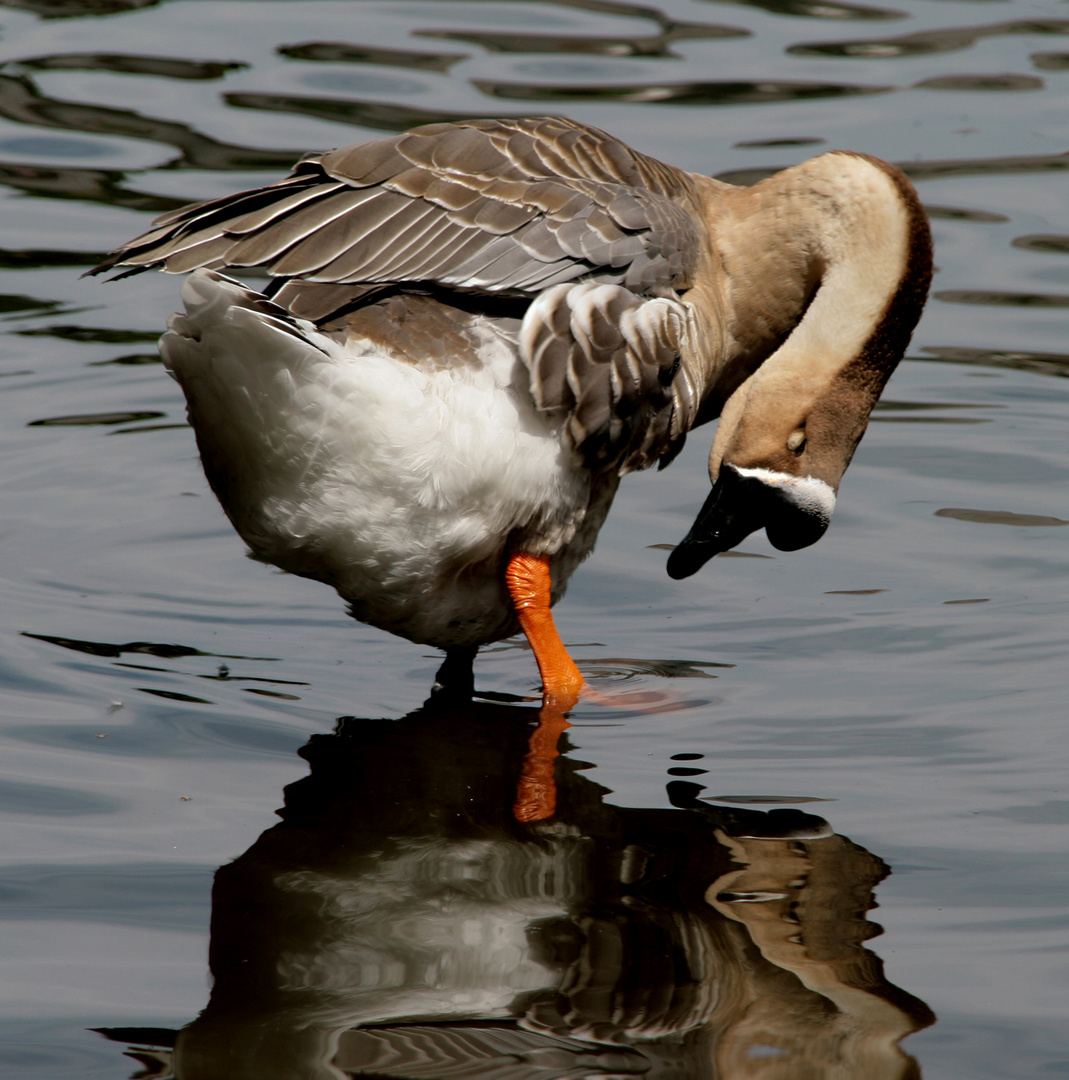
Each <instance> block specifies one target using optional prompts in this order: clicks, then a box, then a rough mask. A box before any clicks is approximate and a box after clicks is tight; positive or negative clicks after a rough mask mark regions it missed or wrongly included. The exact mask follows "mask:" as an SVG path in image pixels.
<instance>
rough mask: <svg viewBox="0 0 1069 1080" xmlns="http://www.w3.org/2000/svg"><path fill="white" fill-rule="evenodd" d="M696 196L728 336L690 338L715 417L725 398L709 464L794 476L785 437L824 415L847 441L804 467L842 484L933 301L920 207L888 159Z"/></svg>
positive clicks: (818, 162)
mask: <svg viewBox="0 0 1069 1080" xmlns="http://www.w3.org/2000/svg"><path fill="white" fill-rule="evenodd" d="M700 190H701V192H702V195H703V198H704V200H705V202H706V212H707V213H708V214H709V215H710V219H711V220H716V221H717V233H716V257H717V260H718V262H719V272H720V275H721V279H722V281H723V285H722V306H723V317H724V320H725V322H724V331H725V339H726V340H725V341H724V342H723V346H722V349H723V351H722V352H721V355H720V356H719V357H716V356H711V355H709V353H708V352H706V350H704V349H702V343H701V341H697V342H696V343H695V344H696V352H697V353H698V355H697V356H696V357H695V360H696V362H697V364H698V366H699V368H700V371H701V374H700V376H699V378H700V379H701V381H702V382H703V383H704V386H705V388H706V395H703V397H704V396H707V397H708V400H709V407H710V408H709V411H711V413H712V415H715V413H716V410H717V406H719V405H721V404H722V403H723V415H722V420H721V424H720V429H719V430H718V432H717V436H716V440H715V442H714V447H713V454H712V456H711V458H710V472H711V473H713V474H714V475H715V474H716V472H717V471H718V469H719V465H720V462H721V461H722V460H725V459H726V460H730V461H732V462H733V463H734V464H736V465H740V466H743V467H750V466H755V465H760V466H762V467H766V468H781V469H783V471H787V472H796V471H797V463H796V462H795V461H794V460H793V455H792V454H791V453H790V451H789V450H788V448H787V447H786V445H785V438H784V432H787V433H789V432H790V431H791V430H792V426H793V427H799V426H800V427H803V428H804V427H805V426H806V424H807V422H809V423H813V418H814V416H815V415H816V416H817V418H818V419H819V417H820V416H822V415H823V416H824V418H825V421H826V422H828V423H832V422H834V425H837V426H838V430H839V435H838V436H837V437H836V438H835V440H834V443H835V444H836V445H835V446H834V448H833V452H832V450H831V449H829V452H828V453H826V454H825V455H824V456H825V457H826V458H827V460H825V461H822V462H815V463H814V462H813V461H810V462H809V467H810V469H811V470H813V475H818V476H821V478H822V479H825V480H826V481H827V482H828V483H829V484H831V486H832V487H833V488H834V487H837V486H838V481H839V478H840V477H841V475H842V471H843V470H844V469H845V468H846V464H847V463H848V462H849V460H850V456H851V454H852V453H853V448H854V446H856V443H857V440H858V439H859V438H860V437H861V433H862V432H863V431H864V428H865V425H866V423H867V420H868V415H869V412H870V411H871V408H872V406H873V404H875V401H876V398H877V397H878V396H879V393H880V390H882V388H883V385H884V383H885V382H886V381H887V378H888V377H889V376H890V374H891V371H893V370H894V367H895V365H896V364H897V362H898V360H899V359H900V357H901V355H902V352H903V351H904V349H905V347H906V344H907V343H908V341H909V336H910V334H911V333H912V330H913V327H914V326H915V325H916V322H917V320H918V318H919V317H920V312H921V308H922V307H923V304H924V298H925V297H926V295H927V291H928V284H929V281H930V278H931V242H930V236H929V232H928V227H927V222H926V219H925V215H924V211H923V209H922V208H921V206H920V203H919V202H918V200H917V197H916V194H915V193H914V191H913V188H912V186H911V185H910V184H909V181H908V180H906V179H905V177H904V176H903V175H902V174H901V173H900V172H899V171H898V170H897V169H895V168H894V167H893V166H890V165H887V164H886V163H884V162H881V161H878V160H877V159H874V158H869V157H865V156H862V155H859V154H849V153H842V152H835V153H830V154H824V155H822V156H821V157H819V158H814V159H813V160H811V161H808V162H805V163H804V164H802V165H798V166H796V167H794V168H792V169H787V170H785V171H784V172H782V173H778V174H777V175H776V176H773V177H771V178H769V179H768V180H764V181H762V182H761V183H759V184H757V185H755V186H754V187H753V188H748V189H747V188H741V189H740V188H732V187H730V186H729V185H726V184H721V183H718V182H717V181H715V180H706V181H705V183H704V184H703V185H701V187H700ZM708 418H709V416H708V415H704V411H703V415H701V416H700V418H699V419H708ZM772 421H774V422H772ZM781 429H783V430H781ZM824 474H826V475H824Z"/></svg>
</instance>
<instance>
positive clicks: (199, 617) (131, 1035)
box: [0, 0, 1069, 1080]
mask: <svg viewBox="0 0 1069 1080" xmlns="http://www.w3.org/2000/svg"><path fill="white" fill-rule="evenodd" d="M1067 106H1069V8H1067V7H1065V5H1064V4H1061V3H1053V2H1052V3H1045V4H1039V3H1030V2H1027V0H888V2H887V4H884V3H882V2H881V3H880V4H878V5H877V4H876V3H870V2H867V0H866V2H864V3H862V2H858V3H854V2H845V0H844V2H840V0H736V2H731V0H664V2H662V3H659V4H658V6H646V5H642V4H632V3H628V2H624V0H556V2H540V0H525V2H515V3H513V2H505V0H499V2H494V3H489V2H478V0H464V2H452V0H403V2H387V0H379V2H375V0H294V2H289V3H283V2H281V0H240V2H237V0H214V2H207V0H169V2H163V3H154V2H153V0H7V2H5V3H3V4H0V198H2V199H3V202H4V213H3V216H2V218H0V276H2V279H3V280H2V282H0V324H2V326H0V330H2V331H3V338H2V341H3V356H2V365H0V376H2V377H3V379H2V382H0V389H2V393H0V443H2V451H3V453H2V461H3V469H2V472H0V486H2V496H0V500H2V501H0V505H2V507H3V510H2V513H0V523H2V524H0V534H2V542H0V590H2V598H3V610H4V612H5V615H4V619H3V623H2V626H0V680H2V687H3V697H2V706H0V708H2V728H0V745H2V748H3V765H2V771H0V815H2V825H3V835H4V837H5V842H4V844H3V846H2V848H0V860H2V862H0V914H2V917H3V919H4V934H3V954H4V963H3V967H4V971H5V976H6V977H5V980H4V991H3V1004H2V1010H3V1011H2V1018H0V1075H2V1076H3V1077H11V1078H13V1080H14V1078H19V1080H60V1078H73V1077H78V1078H93V1080H97V1078H100V1080H104V1078H107V1080H119V1078H125V1077H128V1076H131V1075H134V1074H136V1075H137V1076H139V1077H142V1078H148V1077H151V1078H163V1077H168V1076H171V1075H174V1076H177V1077H180V1078H183V1080H191V1078H205V1080H211V1078H224V1077H225V1078H227V1080H235V1078H240V1077H244V1076H249V1077H252V1076H256V1077H259V1078H268V1077H271V1078H278V1080H287V1078H290V1077H297V1076H301V1077H315V1078H317V1080H319V1078H323V1080H326V1078H329V1077H341V1076H346V1075H351V1076H376V1077H383V1076H389V1077H411V1078H417V1077H436V1078H445V1077H459V1078H465V1080H475V1078H487V1080H489V1078H491V1077H500V1078H504V1077H509V1078H514V1080H563V1078H565V1077H576V1078H578V1077H591V1078H592V1077H603V1078H606V1080H608V1078H609V1077H620V1076H630V1075H643V1076H647V1077H664V1078H667V1077H669V1076H672V1077H679V1078H683V1077H686V1078H689V1080H713V1078H715V1077H722V1078H726V1080H738V1078H742V1077H762V1078H765V1080H769V1078H777V1080H800V1078H802V1077H806V1078H808V1077H828V1078H831V1077H841V1078H851V1080H870V1078H877V1077H880V1078H884V1077H886V1078H891V1077H909V1076H918V1075H922V1076H924V1077H925V1078H926V1080H956V1078H959V1077H962V1076H969V1077H971V1078H973V1080H987V1078H990V1080H1023V1078H1026V1077H1036V1078H1040V1077H1054V1076H1061V1075H1069V1043H1067V1040H1066V1037H1065V1014H1066V990H1067V988H1069V908H1067V904H1066V895H1067V884H1069V883H1067V860H1066V851H1067V846H1069V845H1067V842H1066V836H1067V826H1069V788H1067V782H1069V781H1067V775H1069V773H1067V770H1069V751H1067V741H1069V740H1067V738H1066V730H1065V729H1066V717H1067V713H1069V707H1067V702H1069V691H1067V687H1069V533H1066V532H1065V531H1064V529H1065V526H1066V525H1069V381H1067V380H1066V378H1065V376H1066V375H1067V374H1069V348H1067V347H1066V344H1065V342H1066V316H1067V309H1069V203H1067V199H1066V173H1067V171H1069V108H1067ZM541 113H557V114H564V115H568V116H571V117H573V118H575V119H577V120H581V121H584V122H587V123H592V124H595V125H597V126H599V127H602V128H604V129H606V130H608V131H610V132H612V133H613V134H614V135H616V136H619V137H620V138H622V139H623V140H625V141H626V142H627V143H629V144H630V145H632V146H634V147H636V148H637V149H639V150H642V151H644V152H645V153H648V154H652V155H653V156H655V157H658V158H661V159H662V160H665V161H668V162H671V163H672V164H674V165H678V166H681V167H683V168H686V169H689V170H693V171H697V172H702V173H705V174H708V175H714V176H718V177H720V178H721V179H724V180H728V181H731V182H734V183H742V184H746V183H751V182H753V181H755V180H757V179H759V178H761V177H763V176H765V175H768V174H769V173H770V172H772V171H775V170H777V169H779V168H782V167H785V166H788V165H791V164H794V163H796V162H799V161H802V160H804V159H805V158H807V157H809V156H812V155H814V154H816V153H819V152H821V151H823V150H827V149H835V148H848V149H852V150H857V151H863V152H865V153H869V154H874V155H877V156H879V157H883V158H886V159H888V160H891V161H894V162H895V163H897V164H899V165H900V166H901V167H902V168H904V169H905V170H906V172H907V173H908V174H909V175H910V176H911V178H912V179H913V180H914V182H915V183H916V185H917V187H918V190H919V192H920V196H921V199H922V201H923V202H924V204H925V207H926V209H927V210H928V213H929V216H930V218H931V222H932V226H933V231H934V234H935V242H936V250H935V261H936V266H937V272H936V276H935V282H934V285H933V292H932V297H931V299H930V301H929V303H928V306H927V309H926V311H925V314H924V317H923V319H922V321H921V323H920V326H919V327H918V329H917V331H916V333H915V335H914V338H913V342H912V344H911V346H910V349H909V352H908V354H907V359H906V360H905V361H904V362H903V364H902V365H901V367H900V368H899V370H898V371H897V373H896V374H895V376H894V377H893V379H892V380H891V382H890V384H889V386H888V388H887V390H886V391H885V394H884V398H883V400H882V401H881V403H880V404H879V406H878V407H877V411H876V412H875V413H874V414H873V422H872V423H871V425H870V428H869V431H868V433H867V435H866V437H865V440H864V441H863V443H862V444H861V447H860V449H859V451H858V454H857V456H856V458H855V460H854V463H853V465H852V466H851V469H850V471H849V473H848V474H847V476H846V479H845V481H844V483H843V486H842V490H841V493H840V502H839V510H838V512H837V514H836V519H835V521H834V523H833V525H832V527H831V529H830V530H829V532H828V534H827V535H826V536H825V537H824V538H823V539H822V540H821V542H820V543H819V544H817V545H816V546H814V547H812V548H810V549H806V550H804V551H800V552H795V553H783V552H779V551H776V550H774V549H773V548H772V547H771V546H770V545H769V544H768V543H767V542H766V540H765V538H764V536H763V534H758V535H755V536H753V537H751V538H750V539H749V540H747V541H746V542H744V543H743V544H742V545H741V547H740V549H739V550H738V551H737V552H734V553H729V555H728V556H727V557H720V558H717V559H715V560H714V561H713V562H712V563H710V564H709V565H708V566H706V567H705V569H704V570H703V571H702V572H701V573H700V574H699V575H697V576H696V577H694V578H691V579H688V580H687V581H685V582H675V581H672V580H670V579H669V578H668V577H667V575H666V573H665V570H664V561H665V551H664V550H663V547H664V546H665V545H671V544H675V543H677V542H678V541H679V540H680V538H681V537H682V536H683V535H684V534H685V533H686V531H687V529H688V528H689V525H690V523H691V521H692V520H693V517H694V514H695V513H696V511H697V509H698V507H699V506H700V505H701V502H702V500H703V499H704V497H705V493H706V491H707V488H708V480H707V477H706V474H705V458H706V455H707V453H708V447H709V441H710V437H711V432H709V431H708V429H700V430H699V431H697V432H695V433H694V434H693V435H692V436H691V438H690V440H689V443H688V446H687V449H686V450H685V451H684V453H683V455H682V456H681V457H680V458H679V459H678V460H677V461H676V462H675V463H674V464H673V465H672V467H671V468H669V469H668V470H667V471H665V472H663V473H656V472H650V473H642V474H637V475H633V476H630V477H628V478H627V479H626V481H625V482H624V483H623V485H622V487H621V490H620V494H619V496H618V498H617V502H616V505H615V507H614V509H613V512H612V514H611V516H610V518H609V521H608V524H607V525H606V526H605V528H604V530H603V531H602V534H601V537H600V540H599V543H598V547H597V550H596V552H595V553H594V555H593V556H592V557H591V558H590V559H589V560H588V562H587V563H586V564H585V565H584V566H583V567H582V568H581V569H580V570H579V571H578V573H577V574H576V575H575V577H574V579H573V581H572V584H571V586H570V588H569V593H568V596H567V598H566V599H565V600H564V601H563V602H562V603H561V604H560V605H559V607H558V608H557V621H558V625H559V626H560V628H561V631H562V634H563V636H564V638H565V640H566V642H567V643H568V645H569V646H570V648H571V650H572V652H573V655H575V656H576V658H577V660H578V663H579V665H580V667H581V668H582V670H583V672H584V674H585V675H586V676H587V678H588V679H589V680H590V681H591V682H592V683H593V684H594V685H595V686H597V687H599V688H604V689H606V690H609V691H613V692H617V693H618V692H622V691H630V690H637V691H645V692H649V691H655V692H657V693H658V695H659V696H660V700H661V701H662V703H666V704H662V705H661V706H659V707H647V708H646V709H639V708H634V707H631V708H629V707H628V706H627V704H626V700H627V699H626V698H622V699H621V701H620V703H618V704H616V705H613V704H609V705H601V704H595V703H590V702H584V703H582V704H580V706H579V707H577V708H576V709H575V710H574V712H573V713H572V714H571V716H570V720H571V724H572V726H571V728H570V729H569V730H568V731H567V732H566V733H565V734H564V736H563V737H562V741H561V748H562V750H563V756H562V757H561V758H560V760H559V762H558V784H559V789H560V790H559V795H560V803H559V807H558V813H557V816H556V817H555V818H554V819H553V820H552V821H550V822H548V823H544V824H542V825H540V826H536V827H522V826H519V825H517V824H516V823H515V822H514V821H513V820H512V818H511V816H510V813H509V807H510V805H511V797H512V795H511V792H512V790H513V785H514V777H515V775H516V772H517V769H518V767H519V761H520V759H521V758H522V755H523V753H524V749H525V747H526V744H527V739H528V736H529V734H530V731H531V729H532V726H533V723H534V719H535V717H536V715H537V708H536V703H535V701H534V698H535V696H536V693H537V686H538V676H537V670H536V668H535V665H534V663H533V659H532V657H531V654H530V652H529V651H528V650H527V648H526V646H525V644H524V643H523V642H522V641H521V640H519V639H510V640H507V641H505V642H501V643H499V644H498V645H496V646H491V647H488V648H486V649H484V650H483V651H482V652H481V653H480V656H479V658H478V660H477V662H476V667H475V677H476V685H477V687H478V690H479V692H480V696H479V697H478V698H477V700H475V701H474V702H472V703H471V704H470V705H468V706H459V705H456V704H455V703H454V704H451V705H450V704H446V705H442V704H440V703H439V704H437V705H435V704H433V703H430V704H426V705H425V704H424V703H425V702H426V701H427V698H428V692H429V690H430V686H431V683H432V681H433V678H434V673H435V670H436V667H437V665H438V663H439V661H440V656H438V655H435V652H434V650H432V649H429V648H427V647H421V646H416V645H412V644H410V643H408V642H406V641H403V640H401V639H399V638H393V637H390V636H389V635H387V634H385V633H382V632H380V631H377V630H374V629H372V628H370V627H367V626H363V625H361V624H358V623H356V622H355V621H353V620H351V619H350V618H348V617H347V615H346V613H345V610H344V606H343V604H342V603H341V602H340V601H339V600H338V599H337V597H336V596H335V595H334V593H333V592H332V591H331V590H329V589H328V588H326V587H325V586H322V585H319V584H316V583H313V582H310V581H306V580H302V579H299V578H296V577H290V576H286V575H283V574H281V573H280V572H277V571H272V570H271V569H269V568H267V567H265V566H263V565H260V564H258V563H254V562H252V561H251V560H249V559H246V558H245V557H244V554H243V548H242V544H241V542H240V541H239V540H238V538H237V537H236V536H235V535H234V534H233V532H232V530H231V529H230V526H229V524H228V523H227V521H226V519H225V518H224V517H223V515H222V513H221V511H220V509H219V507H218V505H217V504H216V502H215V500H214V498H213V497H212V495H211V492H210V491H209V489H208V487H207V484H206V482H205V480H204V478H203V475H202V473H201V471H200V467H199V463H198V460H197V454H196V447H195V445H194V442H193V436H192V432H191V430H190V429H189V427H188V426H187V424H186V421H185V410H184V402H183V400H182V397H181V393H180V391H179V390H178V388H177V386H176V385H175V384H174V383H173V382H172V381H171V380H170V379H168V378H167V377H166V374H165V372H164V371H163V370H162V368H161V366H160V364H159V362H158V358H157V356H156V352H155V341H156V338H157V336H158V335H159V333H160V331H161V328H162V326H163V323H164V319H165V317H166V315H167V313H168V312H169V311H171V310H172V309H173V308H174V306H175V305H176V303H177V292H178V281H177V279H176V278H174V277H171V276H167V275H163V274H143V275H140V276H138V277H135V278H132V279H129V280H126V281H122V282H118V283H113V284H104V283H102V282H101V281H100V280H99V279H83V278H80V277H79V275H80V274H81V273H82V272H83V271H84V270H86V269H88V268H89V267H91V266H92V265H94V264H95V263H96V262H97V261H99V259H100V258H101V257H102V256H103V255H104V253H106V252H107V251H109V250H110V249H112V248H114V247H116V246H118V245H119V244H120V243H122V242H124V241H126V240H128V239H129V238H131V237H132V236H134V235H136V234H137V233H139V232H140V231H142V230H143V229H145V228H146V227H147V225H148V223H149V222H150V221H151V219H152V218H153V217H154V216H156V215H158V214H161V213H163V212H165V211H167V210H169V209H172V208H174V207H177V206H180V205H182V204H184V203H186V202H190V201H194V200H197V199H204V198H209V197H212V196H216V195H223V194H227V193H229V192H232V191H236V190H240V189H242V188H245V187H251V186H255V185H259V184H263V183H267V182H269V181H270V180H273V179H275V178H278V177H280V176H282V175H283V174H284V173H285V172H286V171H287V170H288V167H289V166H290V164H292V162H293V161H295V160H296V159H297V158H298V157H300V156H301V155H302V154H303V153H305V152H306V151H308V150H313V149H323V148H327V147H332V146H338V145H344V144H347V143H352V142H357V141H361V140H365V139H371V138H375V137H378V136H381V135H382V134H383V133H389V132H396V131H401V130H404V129H405V128H406V127H409V126H412V125H415V124H419V123H424V122H429V121H435V120H443V119H444V120H450V119H459V118H463V117H473V116H493V115H503V116H504V115H508V116H519V115H528V114H541ZM284 801H285V811H284V815H283V818H282V820H281V821H280V819H279V817H277V816H276V811H277V810H278V808H279V807H280V806H282V804H283V802H284ZM220 867H222V868H223V869H222V870H220ZM217 870H218V871H219V873H218V875H217V876H216V871H217ZM213 878H214V880H215V891H214V896H213V892H212V889H213ZM877 905H878V910H876V911H873V910H872V909H873V908H874V907H876V906H877ZM209 940H210V945H211V965H212V972H213V976H214V980H215V991H214V993H213V996H212V999H211V1005H210V1006H208V995H209V974H208V972H209V969H208V963H209ZM206 1006H208V1007H207V1008H206Z"/></svg>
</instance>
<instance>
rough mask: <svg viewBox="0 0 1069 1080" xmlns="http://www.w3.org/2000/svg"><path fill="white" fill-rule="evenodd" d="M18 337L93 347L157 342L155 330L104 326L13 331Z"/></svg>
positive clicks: (38, 328) (51, 327)
mask: <svg viewBox="0 0 1069 1080" xmlns="http://www.w3.org/2000/svg"><path fill="white" fill-rule="evenodd" d="M14 333H16V334H18V336H19V337H50V338H59V339H60V340H61V341H78V342H82V343H85V344H93V345H135V344H139V343H141V342H146V343H147V342H152V343H153V344H155V343H156V342H157V341H158V340H159V337H160V335H159V333H158V332H157V331H155V330H115V329H111V328H109V327H105V326H39V327H36V328H35V329H33V330H15V331H14Z"/></svg>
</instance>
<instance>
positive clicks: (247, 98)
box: [224, 92, 483, 165]
mask: <svg viewBox="0 0 1069 1080" xmlns="http://www.w3.org/2000/svg"><path fill="white" fill-rule="evenodd" d="M224 98H225V100H226V103H227V104H228V105H232V106H233V107H234V108H237V109H262V110H264V111H265V112H279V113H296V114H297V115H299V116H314V117H315V118H316V119H318V120H329V121H331V122H332V123H335V124H357V125H359V126H360V127H367V128H372V129H374V130H376V131H404V130H406V129H407V128H410V127H415V126H416V125H417V124H441V123H456V122H458V121H460V120H471V119H474V118H476V117H479V116H482V115H483V114H482V113H476V112H455V111H452V112H450V111H446V110H444V109H424V108H420V107H419V106H416V105H404V104H391V103H389V102H383V101H360V100H357V99H354V98H321V97H305V96H304V95H296V94H262V93H255V92H240V93H238V92H235V93H231V94H225V95H224ZM298 157H300V154H294V155H293V157H292V158H291V159H290V160H289V161H288V162H287V164H288V165H292V164H293V161H294V160H296V159H297V158H298Z"/></svg>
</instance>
